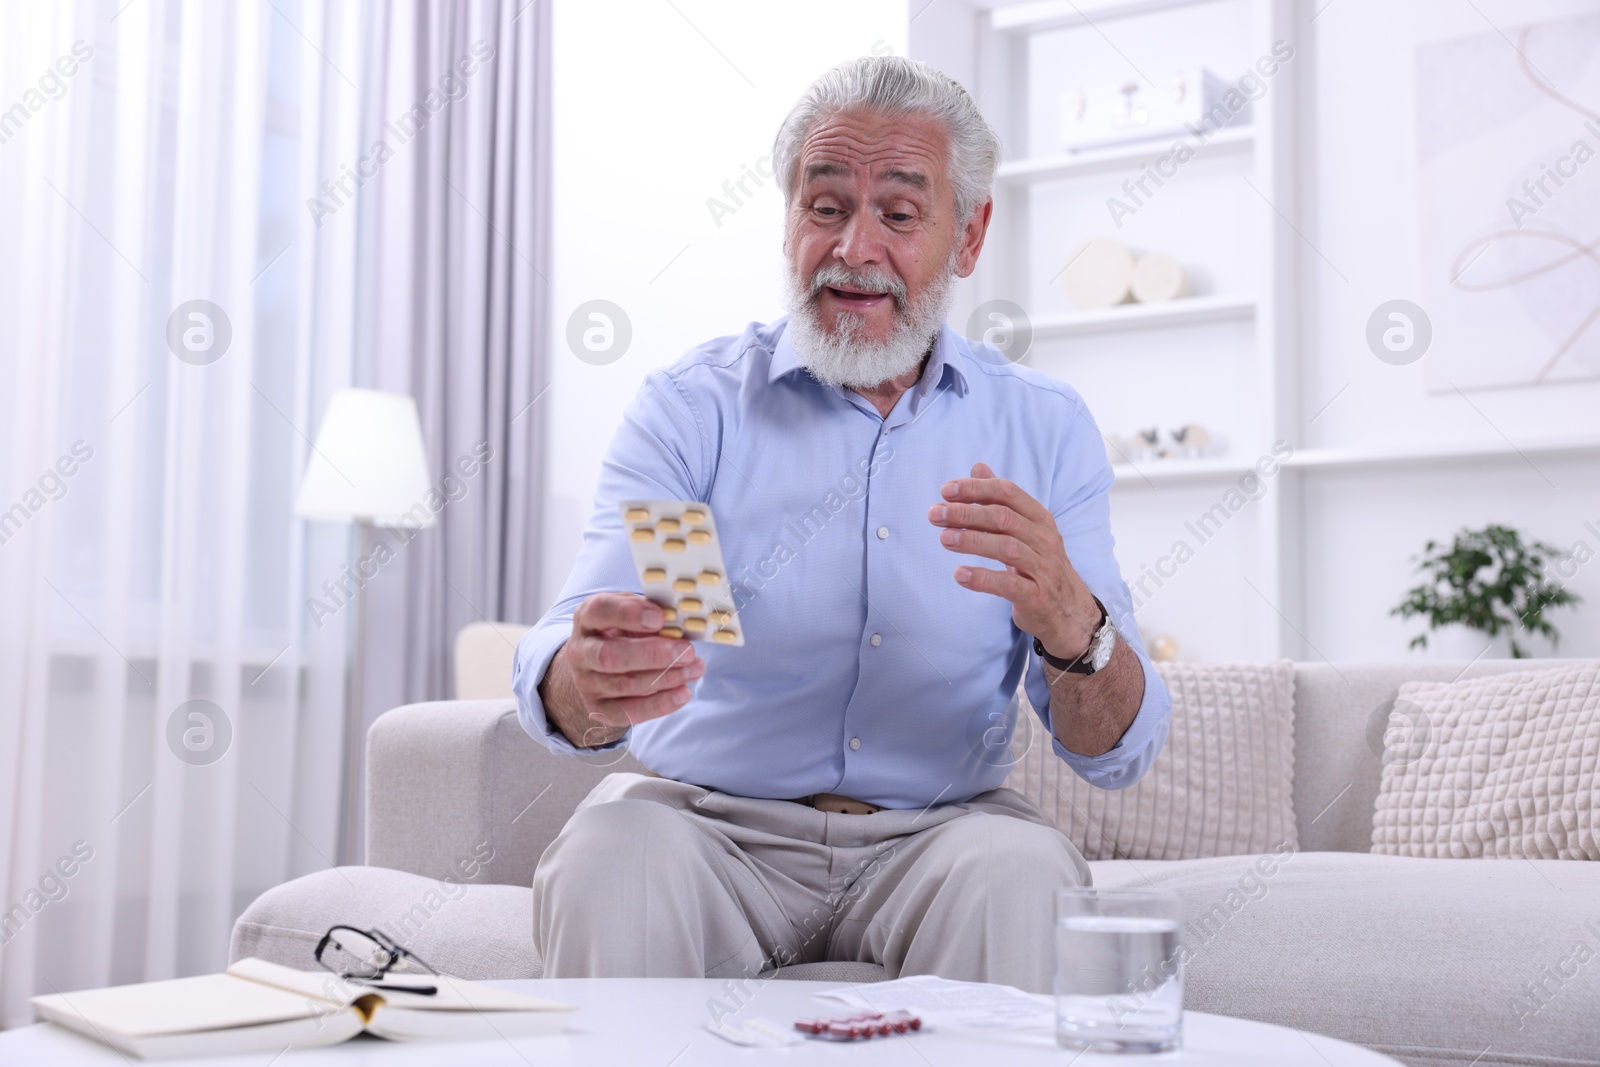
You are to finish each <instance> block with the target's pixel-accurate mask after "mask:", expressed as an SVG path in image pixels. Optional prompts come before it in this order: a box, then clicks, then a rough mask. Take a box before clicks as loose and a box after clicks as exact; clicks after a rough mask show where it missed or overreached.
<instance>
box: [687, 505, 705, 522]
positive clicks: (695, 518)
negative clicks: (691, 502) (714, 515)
mask: <svg viewBox="0 0 1600 1067" xmlns="http://www.w3.org/2000/svg"><path fill="white" fill-rule="evenodd" d="M683 521H684V522H689V523H700V522H705V521H706V513H705V512H703V511H701V510H700V509H699V508H690V509H689V510H688V511H685V512H684V513H683Z"/></svg>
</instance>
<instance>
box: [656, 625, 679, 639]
mask: <svg viewBox="0 0 1600 1067" xmlns="http://www.w3.org/2000/svg"><path fill="white" fill-rule="evenodd" d="M660 633H661V636H662V637H682V636H683V631H682V630H680V629H678V628H677V627H676V626H663V627H662V628H661V630H660Z"/></svg>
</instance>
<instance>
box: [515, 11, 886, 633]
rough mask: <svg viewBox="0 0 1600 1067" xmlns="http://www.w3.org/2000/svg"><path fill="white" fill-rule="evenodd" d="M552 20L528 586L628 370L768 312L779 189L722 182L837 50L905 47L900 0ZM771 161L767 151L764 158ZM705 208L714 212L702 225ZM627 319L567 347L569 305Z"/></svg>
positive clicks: (601, 443) (610, 420)
mask: <svg viewBox="0 0 1600 1067" xmlns="http://www.w3.org/2000/svg"><path fill="white" fill-rule="evenodd" d="M554 22H555V42H556V55H555V69H554V73H553V77H554V108H555V150H554V167H555V186H554V188H555V194H554V195H555V231H554V249H553V254H552V264H551V265H552V273H551V281H552V283H553V286H554V299H553V302H552V310H553V316H552V323H551V331H552V337H551V352H552V359H553V362H554V372H553V376H552V381H553V385H552V387H551V389H550V392H549V393H548V394H546V396H545V397H544V399H542V400H541V401H540V402H539V403H540V404H541V405H542V406H543V407H544V415H545V417H546V418H547V420H548V425H549V427H550V434H551V437H550V456H551V462H550V477H549V483H548V484H549V489H548V497H547V507H546V512H545V517H544V531H545V548H544V558H543V565H542V570H543V591H544V600H545V603H546V604H549V603H551V602H553V601H554V599H555V597H556V594H557V593H558V592H559V591H560V588H561V585H562V583H563V582H564V581H565V580H566V577H567V573H568V571H569V570H570V568H571V565H572V559H573V555H574V553H575V552H576V551H577V548H578V545H579V544H580V542H581V538H582V531H583V525H584V522H585V521H586V519H587V518H588V514H589V510H590V507H591V505H592V501H593V498H594V490H595V484H596V480H597V477H598V473H599V466H600V460H601V457H602V456H603V455H604V452H605V448H606V446H607V444H608V443H609V442H610V439H611V436H612V433H613V432H614V431H615V429H616V427H617V424H618V422H619V421H620V419H621V415H622V410H623V408H624V406H625V405H626V404H627V402H628V401H629V399H631V397H632V396H633V394H634V392H635V390H636V389H637V388H638V386H639V383H640V381H641V380H642V379H643V377H644V375H645V374H646V373H647V372H649V371H651V370H653V369H655V368H657V367H661V366H664V365H666V364H669V363H671V362H673V361H674V360H676V359H677V358H678V357H679V356H680V355H682V354H683V352H684V351H685V350H687V349H688V348H690V347H692V346H693V345H695V344H698V343H699V342H701V341H704V340H707V339H709V338H712V337H716V336H720V335H722V334H727V333H736V332H738V331H739V330H740V329H742V328H743V326H744V325H745V324H746V323H748V322H750V321H752V320H760V321H770V320H771V319H772V318H775V317H777V316H778V315H780V314H782V281H781V279H782V275H781V273H780V268H781V249H780V242H781V240H782V234H783V230H782V220H783V212H782V195H781V194H780V193H779V192H778V190H777V187H776V184H775V182H773V181H771V180H766V181H764V182H763V183H762V185H761V186H760V187H759V188H757V187H756V186H755V185H754V183H752V182H750V181H748V180H747V182H746V185H745V188H746V189H747V190H751V191H753V193H754V195H753V196H752V197H750V198H749V199H745V200H744V202H743V203H742V204H741V205H739V206H737V208H736V209H735V211H734V213H733V214H732V215H726V216H723V217H722V218H721V219H720V220H716V219H714V218H713V216H712V213H711V211H710V209H708V207H707V204H706V201H707V200H708V199H709V198H711V197H718V198H721V199H723V200H724V202H725V203H730V204H731V203H732V201H729V200H728V199H727V197H726V194H725V192H724V190H723V183H724V182H730V181H733V182H736V181H738V179H739V178H740V177H741V176H742V175H743V174H744V173H745V171H744V168H746V167H751V168H755V167H756V166H757V164H758V161H760V160H761V159H762V157H765V156H767V155H768V154H769V153H770V152H771V147H772V138H773V135H774V134H775V133H776V132H777V128H778V123H779V122H780V121H781V120H782V119H783V116H784V115H785V114H786V113H787V112H788V110H789V108H790V107H792V106H793V104H794V102H795V100H796V99H797V98H798V97H799V95H800V93H801V91H802V90H803V89H804V88H805V86H806V85H807V84H808V83H809V82H810V81H811V80H812V79H814V78H815V77H817V75H819V74H821V73H822V72H823V71H824V70H826V69H827V68H829V67H831V66H832V65H834V64H835V63H838V62H840V61H841V60H844V59H848V58H850V57H852V56H858V55H864V54H869V53H877V54H884V53H886V52H891V51H892V52H893V53H895V54H900V55H903V54H905V48H906V25H907V13H906V3H905V0H798V2H797V0H786V2H782V3H765V2H764V3H759V4H756V3H750V2H748V0H673V3H671V4H667V3H661V2H660V0H616V2H614V0H608V2H606V3H593V2H585V0H558V2H557V4H556V7H555V10H554ZM767 166H768V169H770V164H768V165H767ZM718 221H720V226H719V225H718ZM593 299H604V300H609V301H612V302H613V303H615V304H617V305H619V306H620V307H621V308H622V309H623V310H624V311H625V312H626V314H627V316H628V318H629V320H630V321H631V324H632V332H633V336H632V341H631V343H630V345H629V347H628V349H627V350H626V352H625V354H624V355H623V356H622V357H621V358H620V359H618V360H617V361H616V362H614V363H610V364H608V365H604V366H595V365H592V364H590V363H586V362H584V361H582V360H580V359H578V358H577V357H576V356H575V355H574V354H573V353H572V351H571V350H570V349H569V348H568V345H567V339H566V334H567V321H568V318H569V316H570V315H571V314H572V312H573V310H574V309H575V308H577V307H578V306H579V305H580V304H582V303H584V302H586V301H589V300H593Z"/></svg>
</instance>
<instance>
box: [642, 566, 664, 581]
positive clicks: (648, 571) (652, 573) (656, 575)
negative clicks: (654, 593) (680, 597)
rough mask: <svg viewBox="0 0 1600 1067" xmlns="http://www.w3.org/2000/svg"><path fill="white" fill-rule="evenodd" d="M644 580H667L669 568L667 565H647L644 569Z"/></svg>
mask: <svg viewBox="0 0 1600 1067" xmlns="http://www.w3.org/2000/svg"><path fill="white" fill-rule="evenodd" d="M644 580H645V581H647V582H664V581H666V580H667V569H666V568H665V567H646V568H645V569H644Z"/></svg>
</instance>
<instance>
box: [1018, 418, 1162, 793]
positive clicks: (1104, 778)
mask: <svg viewBox="0 0 1600 1067" xmlns="http://www.w3.org/2000/svg"><path fill="white" fill-rule="evenodd" d="M1078 404H1079V410H1078V412H1077V414H1076V417H1075V418H1073V419H1072V420H1071V423H1070V429H1069V431H1068V435H1069V437H1068V442H1067V447H1065V448H1063V449H1061V451H1060V453H1059V455H1060V459H1059V461H1058V467H1057V471H1056V482H1055V484H1056V486H1057V487H1059V488H1060V489H1061V490H1063V491H1064V496H1065V499H1063V500H1060V501H1056V500H1052V501H1051V502H1050V506H1051V511H1052V512H1053V513H1054V514H1055V518H1056V525H1057V526H1058V527H1059V528H1060V530H1061V539H1062V541H1063V543H1064V544H1065V546H1066V550H1067V558H1068V559H1069V560H1071V561H1072V566H1073V567H1074V569H1076V570H1077V572H1078V574H1079V575H1080V576H1081V577H1082V578H1083V580H1084V582H1085V584H1087V585H1088V586H1089V590H1090V592H1092V593H1094V595H1095V596H1097V597H1099V598H1100V602H1101V603H1103V604H1104V605H1105V606H1106V612H1107V614H1109V615H1110V617H1111V622H1112V625H1114V626H1115V627H1116V628H1117V632H1118V635H1119V637H1120V639H1121V640H1122V641H1123V642H1124V643H1126V644H1127V645H1128V647H1129V648H1131V649H1133V652H1134V654H1135V655H1136V656H1138V658H1139V664H1140V666H1141V667H1142V668H1143V670H1144V698H1143V700H1142V701H1141V702H1140V704H1139V712H1138V714H1137V715H1135V716H1134V719H1133V722H1132V723H1131V724H1130V725H1129V726H1128V729H1127V730H1126V731H1125V732H1124V733H1123V735H1122V737H1121V739H1120V740H1118V741H1117V743H1116V744H1115V745H1113V746H1112V747H1111V749H1110V751H1108V752H1104V753H1102V754H1101V755H1098V756H1084V755H1080V754H1079V753H1076V752H1073V751H1071V750H1069V749H1068V748H1067V747H1066V746H1065V745H1063V744H1062V743H1061V742H1060V740H1058V739H1057V738H1056V737H1055V732H1054V730H1053V728H1052V725H1051V719H1050V686H1049V683H1048V682H1046V681H1045V675H1044V665H1043V663H1042V662H1041V661H1040V660H1039V658H1038V657H1037V656H1036V655H1033V654H1032V653H1031V652H1030V653H1029V656H1028V660H1029V662H1028V671H1027V676H1026V680H1025V682H1024V686H1025V689H1026V692H1027V694H1028V702H1029V703H1030V704H1032V705H1033V708H1034V710H1035V711H1036V712H1037V713H1038V715H1039V718H1040V719H1041V720H1043V722H1044V727H1045V729H1046V730H1049V731H1050V732H1051V743H1052V745H1053V747H1054V749H1055V753H1056V755H1057V756H1059V757H1060V758H1061V759H1062V760H1064V761H1066V763H1067V765H1068V766H1070V767H1071V768H1072V769H1073V771H1074V772H1075V773H1076V774H1077V775H1078V776H1079V777H1080V778H1082V779H1083V780H1084V781H1086V782H1088V783H1089V784H1091V785H1095V786H1098V787H1100V788H1101V789H1126V788H1127V787H1128V786H1130V785H1133V784H1134V783H1135V782H1137V781H1138V780H1139V779H1140V778H1142V777H1143V776H1144V773H1145V772H1146V771H1148V770H1149V769H1150V765H1151V764H1153V763H1154V762H1155V760H1156V757H1157V756H1158V755H1160V754H1161V747H1162V745H1164V744H1165V743H1166V740H1167V728H1168V726H1169V724H1170V723H1171V720H1172V697H1171V695H1170V694H1168V692H1167V687H1166V685H1165V683H1163V682H1162V681H1161V676H1160V675H1159V674H1157V673H1156V670H1155V666H1154V665H1153V664H1152V663H1151V662H1150V657H1149V656H1148V655H1147V654H1146V653H1145V650H1144V641H1143V639H1142V638H1141V637H1140V636H1139V626H1138V623H1137V621H1136V620H1135V619H1134V617H1133V598H1132V596H1131V595H1130V593H1129V592H1128V586H1127V583H1126V582H1124V581H1123V580H1122V573H1121V571H1120V570H1119V569H1118V567H1117V560H1116V556H1115V554H1114V552H1113V539H1112V536H1111V500H1110V493H1111V484H1112V481H1113V477H1112V473H1111V464H1110V463H1109V462H1108V461H1107V460H1106V454H1105V444H1104V441H1103V440H1102V438H1101V437H1100V430H1099V428H1098V427H1097V426H1096V425H1095V423H1094V420H1093V419H1092V418H1090V417H1089V414H1088V411H1087V409H1085V408H1083V407H1082V401H1081V399H1080V400H1078Z"/></svg>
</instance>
